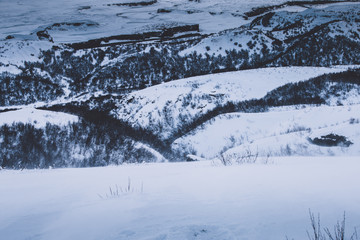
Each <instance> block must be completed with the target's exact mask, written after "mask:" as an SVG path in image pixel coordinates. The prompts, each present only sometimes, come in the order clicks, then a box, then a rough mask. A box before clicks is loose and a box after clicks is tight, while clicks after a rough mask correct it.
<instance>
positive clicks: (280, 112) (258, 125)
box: [173, 104, 360, 161]
mask: <svg viewBox="0 0 360 240" xmlns="http://www.w3.org/2000/svg"><path fill="white" fill-rule="evenodd" d="M359 119H360V105H358V104H357V105H349V106H306V105H304V106H297V107H281V108H273V109H271V110H270V111H269V112H265V113H229V114H223V115H220V116H218V117H216V118H214V119H211V120H210V121H208V122H206V123H204V124H203V125H202V126H199V127H198V128H197V129H195V130H194V131H193V132H192V133H190V134H188V135H186V136H184V137H182V138H180V139H178V140H176V141H175V142H174V143H173V148H174V149H189V148H192V149H193V151H194V152H196V154H197V155H199V156H204V157H205V158H208V159H211V158H215V157H218V156H219V154H220V153H223V152H225V153H224V154H225V155H226V156H228V157H229V158H233V160H234V161H236V160H237V159H240V158H241V157H242V156H245V155H246V154H250V153H251V154H252V155H255V154H258V155H259V156H262V157H264V156H274V155H275V156H279V155H280V156H289V155H301V156H304V155H305V156H307V155H310V156H315V155H344V156H346V155H355V156H359V155H360V145H359V144H360V131H359V129H360V128H359ZM328 134H336V135H341V136H345V137H347V138H348V139H349V140H350V141H351V142H352V143H353V144H352V145H350V146H349V147H345V146H332V147H325V146H318V145H315V144H313V143H311V142H310V141H309V138H310V139H314V138H315V137H321V136H325V135H328Z"/></svg>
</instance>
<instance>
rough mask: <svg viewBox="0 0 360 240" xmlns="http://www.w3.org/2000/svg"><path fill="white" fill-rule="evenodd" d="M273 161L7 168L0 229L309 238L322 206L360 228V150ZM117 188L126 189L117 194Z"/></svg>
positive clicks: (332, 217)
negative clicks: (312, 215) (355, 153)
mask: <svg viewBox="0 0 360 240" xmlns="http://www.w3.org/2000/svg"><path fill="white" fill-rule="evenodd" d="M272 162H273V164H268V165H263V164H248V165H232V166H226V167H225V166H222V165H219V164H218V163H217V162H211V161H205V162H192V163H163V164H140V165H122V166H118V167H104V168H87V169H56V170H55V169H52V170H24V171H12V170H1V171H0V182H1V184H0V192H1V197H0V205H1V214H0V236H1V238H2V239H11V240H23V239H37V240H42V239H43V240H49V239H52V240H65V239H88V240H98V239H106V240H118V239H128V240H143V239H144V240H145V239H146V240H150V239H151V240H155V239H167V240H195V239H206V240H209V239H214V240H215V239H216V240H221V239H223V240H235V239H242V240H245V239H247V240H263V239H267V240H278V239H285V237H286V236H288V237H289V238H290V239H292V238H294V239H299V240H301V239H307V235H306V230H310V221H309V215H308V211H309V209H311V211H312V212H314V213H315V214H317V213H320V214H321V224H322V226H323V227H329V228H330V229H332V226H333V225H334V224H336V221H337V220H341V219H342V216H343V213H344V211H346V231H347V234H350V233H351V232H352V231H353V229H354V227H356V228H358V229H359V227H360V220H359V219H360V205H359V201H360V192H359V191H358V187H357V183H358V182H359V181H360V175H359V173H358V169H359V168H360V161H359V159H358V158H351V157H342V158H338V157H322V158H294V157H293V158H274V159H272ZM116 186H117V187H116ZM129 186H130V187H129ZM109 187H111V188H112V191H114V190H116V188H118V189H119V193H118V194H114V195H116V196H114V197H111V196H110V195H111V194H110V190H109ZM120 188H121V189H122V191H123V192H121V191H120ZM127 189H130V191H128V190H127Z"/></svg>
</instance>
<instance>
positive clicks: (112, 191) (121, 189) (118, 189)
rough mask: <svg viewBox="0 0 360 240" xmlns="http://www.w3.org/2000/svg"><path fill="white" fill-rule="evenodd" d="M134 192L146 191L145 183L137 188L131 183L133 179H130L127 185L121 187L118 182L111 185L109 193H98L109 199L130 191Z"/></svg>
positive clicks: (101, 196)
mask: <svg viewBox="0 0 360 240" xmlns="http://www.w3.org/2000/svg"><path fill="white" fill-rule="evenodd" d="M134 192H140V193H143V192H144V185H143V183H141V188H140V190H138V189H135V188H134V186H133V185H132V183H131V179H130V178H129V179H128V183H127V186H126V187H119V186H118V185H117V184H116V185H115V186H114V187H111V186H110V187H109V191H108V192H107V193H105V194H104V195H100V194H98V196H99V197H100V198H102V199H108V198H118V197H121V196H124V195H127V194H130V193H134Z"/></svg>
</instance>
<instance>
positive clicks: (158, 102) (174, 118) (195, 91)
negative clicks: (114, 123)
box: [113, 66, 355, 138]
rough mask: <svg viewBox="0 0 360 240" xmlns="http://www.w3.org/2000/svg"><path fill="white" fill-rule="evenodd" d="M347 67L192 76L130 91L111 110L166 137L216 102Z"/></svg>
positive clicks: (263, 92)
mask: <svg viewBox="0 0 360 240" xmlns="http://www.w3.org/2000/svg"><path fill="white" fill-rule="evenodd" d="M349 67H350V68H351V67H355V66H336V67H331V68H324V67H284V68H263V69H254V70H245V71H237V72H229V73H221V74H211V75H205V76H200V77H192V78H188V79H182V80H177V81H172V82H169V83H164V84H161V85H157V86H153V87H149V88H146V89H144V90H140V91H136V92H133V93H130V94H129V95H127V96H126V97H125V98H123V99H122V100H121V101H120V102H119V103H118V104H117V109H116V110H114V111H113V114H114V116H115V117H116V118H119V119H121V120H123V121H126V122H129V123H131V124H132V125H133V126H134V127H142V128H149V129H151V130H152V131H153V132H154V133H156V134H159V135H160V136H161V137H162V138H167V137H168V136H169V135H170V134H171V132H172V131H173V130H174V129H176V128H181V124H182V123H184V122H186V121H189V120H191V119H193V118H194V117H196V116H198V115H201V114H203V113H206V112H207V111H209V110H211V109H213V108H215V107H216V106H218V105H224V104H225V103H227V102H229V101H232V102H239V101H244V100H249V99H253V98H261V97H263V96H265V95H266V93H267V92H269V91H271V90H273V89H275V88H277V87H280V86H282V85H284V84H286V83H295V82H298V81H304V80H308V79H309V78H313V77H317V76H319V75H322V74H326V73H335V72H342V71H345V70H347V69H348V68H349Z"/></svg>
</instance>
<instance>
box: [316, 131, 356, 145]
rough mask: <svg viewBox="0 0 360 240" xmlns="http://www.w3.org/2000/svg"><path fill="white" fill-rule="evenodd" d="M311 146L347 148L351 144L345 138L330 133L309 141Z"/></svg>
mask: <svg viewBox="0 0 360 240" xmlns="http://www.w3.org/2000/svg"><path fill="white" fill-rule="evenodd" d="M309 141H310V142H311V143H312V144H315V145H318V146H323V147H349V146H350V145H351V144H353V143H352V142H351V141H349V140H348V139H347V138H346V137H345V136H341V135H337V134H333V133H330V134H328V135H325V136H321V137H319V138H318V137H316V138H314V139H309Z"/></svg>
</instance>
